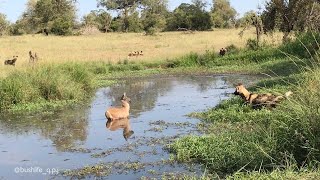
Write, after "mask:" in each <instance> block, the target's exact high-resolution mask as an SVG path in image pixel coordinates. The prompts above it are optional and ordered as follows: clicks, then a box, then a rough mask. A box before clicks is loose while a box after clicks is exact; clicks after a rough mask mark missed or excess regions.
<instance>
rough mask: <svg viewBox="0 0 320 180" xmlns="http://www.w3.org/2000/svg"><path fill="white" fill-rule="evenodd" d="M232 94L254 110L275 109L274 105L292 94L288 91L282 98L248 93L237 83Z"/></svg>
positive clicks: (268, 94) (269, 94)
mask: <svg viewBox="0 0 320 180" xmlns="http://www.w3.org/2000/svg"><path fill="white" fill-rule="evenodd" d="M234 94H235V95H238V96H240V97H241V98H242V99H243V100H244V101H245V102H246V103H248V104H250V105H252V107H253V108H254V109H261V108H262V107H263V106H265V107H276V105H277V104H279V102H280V101H281V100H283V99H286V98H288V97H289V96H290V95H291V94H293V93H292V92H291V91H288V92H286V93H285V95H284V96H276V95H273V94H271V93H267V94H256V93H250V92H249V91H248V90H247V89H246V88H245V87H244V85H243V84H241V83H239V84H238V85H237V86H236V90H235V92H234Z"/></svg>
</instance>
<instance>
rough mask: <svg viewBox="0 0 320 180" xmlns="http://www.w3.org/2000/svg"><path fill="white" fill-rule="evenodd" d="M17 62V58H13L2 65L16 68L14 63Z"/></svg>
mask: <svg viewBox="0 0 320 180" xmlns="http://www.w3.org/2000/svg"><path fill="white" fill-rule="evenodd" d="M17 60H18V56H13V59H8V60H5V61H4V65H12V66H16V61H17Z"/></svg>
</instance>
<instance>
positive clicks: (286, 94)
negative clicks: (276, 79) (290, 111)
mask: <svg viewBox="0 0 320 180" xmlns="http://www.w3.org/2000/svg"><path fill="white" fill-rule="evenodd" d="M292 94H293V92H292V91H288V92H286V93H285V96H286V97H289V96H291V95H292Z"/></svg>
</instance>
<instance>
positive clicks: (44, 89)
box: [0, 63, 94, 111]
mask: <svg viewBox="0 0 320 180" xmlns="http://www.w3.org/2000/svg"><path fill="white" fill-rule="evenodd" d="M93 88H94V83H93V78H92V73H91V72H90V71H89V70H88V69H87V68H86V66H85V65H82V64H72V63H71V64H61V65H46V66H42V67H37V68H35V69H33V70H32V71H28V72H14V73H12V74H10V75H9V76H8V77H7V78H5V79H3V80H1V81H0V105H1V106H0V111H5V110H8V109H10V108H11V107H12V106H15V105H21V104H25V103H37V102H43V101H44V100H45V101H60V100H73V101H80V100H82V99H83V98H85V97H86V96H87V94H88V93H90V92H91V91H92V90H93Z"/></svg>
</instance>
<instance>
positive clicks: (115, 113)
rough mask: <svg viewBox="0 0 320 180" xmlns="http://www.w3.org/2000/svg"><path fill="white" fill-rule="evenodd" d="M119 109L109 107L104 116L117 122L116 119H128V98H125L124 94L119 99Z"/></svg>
mask: <svg viewBox="0 0 320 180" xmlns="http://www.w3.org/2000/svg"><path fill="white" fill-rule="evenodd" d="M120 100H121V103H122V106H121V107H111V108H109V109H107V111H106V112H105V116H106V118H107V119H108V120H111V121H112V120H117V119H123V118H128V117H129V111H130V105H129V103H130V101H131V100H130V98H128V97H127V96H126V93H123V95H122V97H121V99H120Z"/></svg>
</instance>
